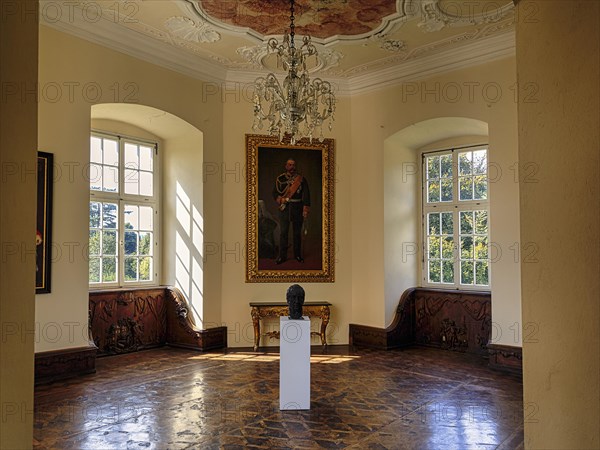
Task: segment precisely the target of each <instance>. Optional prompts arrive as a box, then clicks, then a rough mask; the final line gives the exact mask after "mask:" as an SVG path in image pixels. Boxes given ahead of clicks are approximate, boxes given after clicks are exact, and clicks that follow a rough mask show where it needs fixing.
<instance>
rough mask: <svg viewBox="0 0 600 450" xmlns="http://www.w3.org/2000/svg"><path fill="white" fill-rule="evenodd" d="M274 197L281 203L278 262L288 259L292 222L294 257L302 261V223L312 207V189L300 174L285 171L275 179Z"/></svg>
mask: <svg viewBox="0 0 600 450" xmlns="http://www.w3.org/2000/svg"><path fill="white" fill-rule="evenodd" d="M273 198H274V199H275V200H276V201H277V204H278V205H279V226H280V231H281V233H280V235H279V258H278V259H277V261H278V262H283V261H285V260H286V259H287V249H288V234H289V229H290V223H291V224H292V233H293V241H294V258H296V260H298V261H300V262H302V261H303V259H302V223H303V221H304V215H305V214H308V211H309V209H310V191H309V190H308V183H307V182H306V180H305V179H304V177H303V176H302V175H300V174H290V173H288V172H284V173H282V174H281V175H279V176H278V177H277V179H276V180H275V187H274V188H273Z"/></svg>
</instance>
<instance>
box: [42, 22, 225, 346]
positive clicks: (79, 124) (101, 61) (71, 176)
mask: <svg viewBox="0 0 600 450" xmlns="http://www.w3.org/2000/svg"><path fill="white" fill-rule="evenodd" d="M203 87H205V85H204V84H203V83H202V82H200V81H199V80H195V79H192V78H189V77H186V76H183V75H179V74H177V73H174V72H172V71H169V70H166V69H162V68H160V67H157V66H154V65H151V64H148V63H145V62H142V61H139V60H137V59H134V58H132V57H129V56H126V55H124V54H121V53H118V52H115V51H113V50H109V49H106V48H104V47H101V46H98V45H95V44H91V43H89V42H86V41H83V40H81V39H77V38H74V37H71V36H68V35H66V34H64V33H60V32H57V31H55V30H52V29H49V28H47V27H44V26H42V27H40V88H41V89H40V91H41V98H40V105H39V141H38V148H39V149H41V150H44V151H47V152H51V153H54V155H55V165H56V166H57V167H58V170H60V173H61V176H60V177H57V180H56V182H55V187H54V236H53V238H54V242H55V246H57V247H58V248H59V249H61V253H60V257H57V258H55V260H54V262H53V266H52V286H53V288H52V293H51V294H46V295H38V296H37V297H36V321H37V322H39V324H40V326H39V329H40V333H39V336H38V339H37V341H36V351H46V350H54V349H61V348H74V347H81V346H86V345H88V341H87V334H86V333H85V330H86V329H87V321H88V281H87V277H88V269H87V261H86V259H85V254H84V251H83V248H84V247H85V245H86V243H87V239H88V218H87V216H88V202H89V180H88V178H89V177H88V176H87V175H86V172H85V168H86V167H87V164H88V163H89V132H90V119H91V107H92V105H94V104H99V103H114V102H119V101H121V102H126V103H134V104H139V105H147V106H150V107H153V108H157V109H159V110H162V111H166V112H168V113H171V114H173V115H175V116H177V117H179V118H181V119H183V120H184V121H186V122H188V123H189V124H191V125H193V126H194V127H196V128H197V129H199V130H201V131H202V132H203V136H204V142H203V143H202V145H203V153H204V156H203V157H204V159H205V160H211V161H220V159H221V158H222V156H221V154H222V106H221V104H220V102H217V101H213V99H212V98H211V97H207V96H203ZM99 92H100V93H101V95H99V94H98V93H99ZM201 148H202V147H201ZM70 169H71V170H70ZM189 170H191V171H193V174H194V176H196V177H198V178H200V179H201V175H202V167H201V165H200V167H198V166H197V165H194V164H190V165H189ZM207 191H208V192H210V195H207V196H206V198H205V199H204V205H203V207H204V214H205V223H204V226H205V230H204V231H205V239H208V240H213V241H217V242H218V241H220V240H221V238H220V236H221V203H222V202H221V184H220V183H217V182H212V181H210V182H209V183H207V185H206V186H205V193H206V192H207ZM70 249H73V251H72V252H69V250H70ZM165 251H166V252H174V249H173V248H170V249H169V248H166V249H165ZM220 270H221V266H220V264H210V263H209V264H206V265H205V267H204V276H205V282H204V295H205V297H206V298H210V299H211V303H209V304H208V305H206V308H205V311H204V312H203V314H204V318H205V319H208V320H211V321H215V320H218V319H220V308H219V299H220V288H221V285H220V284H221V283H220V278H221V277H220ZM50 324H53V325H52V326H50ZM54 324H57V326H58V329H59V330H60V333H56V332H55V330H56V328H57V327H56V326H55V325H54ZM69 330H75V332H74V333H69ZM46 331H47V332H46ZM50 331H53V334H50Z"/></svg>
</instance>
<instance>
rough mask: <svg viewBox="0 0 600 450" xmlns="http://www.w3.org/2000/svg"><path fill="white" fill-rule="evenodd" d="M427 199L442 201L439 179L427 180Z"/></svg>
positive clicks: (431, 201)
mask: <svg viewBox="0 0 600 450" xmlns="http://www.w3.org/2000/svg"><path fill="white" fill-rule="evenodd" d="M427 186H428V187H427V201H428V202H429V203H433V202H439V201H440V182H439V181H428V182H427Z"/></svg>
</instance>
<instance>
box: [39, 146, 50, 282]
mask: <svg viewBox="0 0 600 450" xmlns="http://www.w3.org/2000/svg"><path fill="white" fill-rule="evenodd" d="M53 164H54V155H52V153H45V152H38V157H37V175H38V178H37V229H36V234H35V245H36V259H35V266H36V267H35V270H36V272H35V293H36V294H49V293H50V279H51V278H50V267H51V266H50V262H51V258H50V252H51V245H52V182H53V180H52V175H53Z"/></svg>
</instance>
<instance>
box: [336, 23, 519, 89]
mask: <svg viewBox="0 0 600 450" xmlns="http://www.w3.org/2000/svg"><path fill="white" fill-rule="evenodd" d="M514 55H515V33H514V31H509V32H505V33H502V34H496V35H493V36H490V37H486V38H481V39H478V40H476V41H474V42H470V43H468V44H464V45H461V46H460V47H456V48H452V49H449V50H445V51H441V52H439V53H435V54H432V55H427V56H422V57H420V58H415V59H412V60H408V61H402V62H399V63H398V64H396V65H392V66H390V67H386V68H383V69H380V70H378V71H376V72H365V73H363V74H360V75H355V76H353V77H349V78H348V80H347V83H348V85H347V89H348V91H347V93H346V94H347V95H350V94H351V95H356V94H365V93H367V92H371V91H374V90H377V89H382V88H384V87H389V86H393V85H396V84H400V83H403V82H406V81H415V80H422V79H425V78H430V77H432V76H435V75H441V74H444V73H447V72H452V71H455V70H460V69H466V68H468V67H472V66H476V65H479V64H484V63H487V62H492V61H496V60H498V59H502V58H508V57H510V56H514Z"/></svg>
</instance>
